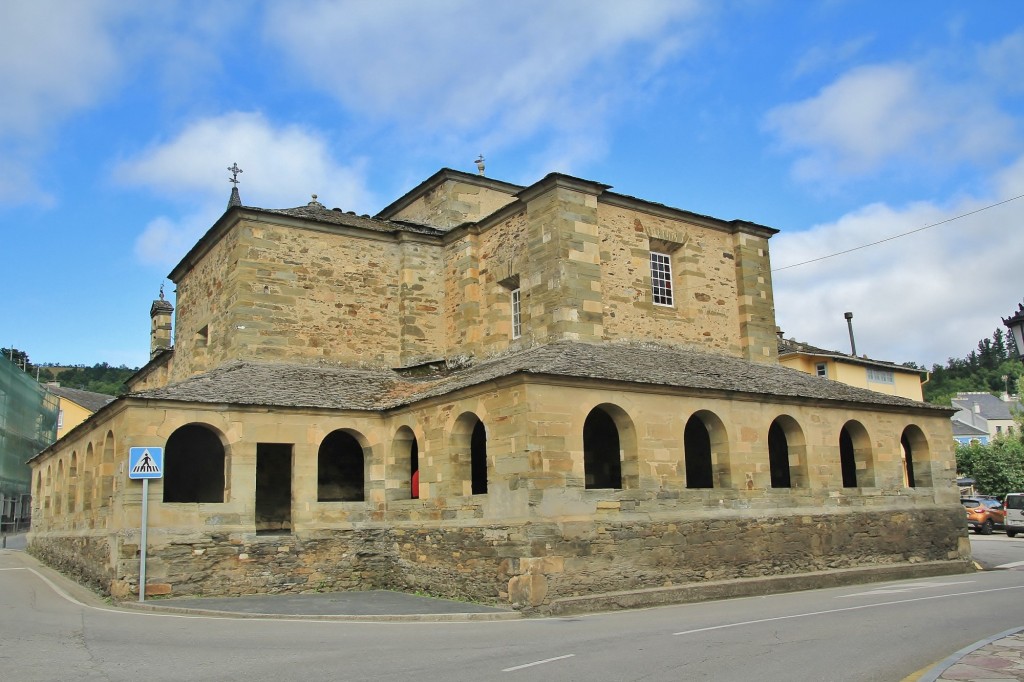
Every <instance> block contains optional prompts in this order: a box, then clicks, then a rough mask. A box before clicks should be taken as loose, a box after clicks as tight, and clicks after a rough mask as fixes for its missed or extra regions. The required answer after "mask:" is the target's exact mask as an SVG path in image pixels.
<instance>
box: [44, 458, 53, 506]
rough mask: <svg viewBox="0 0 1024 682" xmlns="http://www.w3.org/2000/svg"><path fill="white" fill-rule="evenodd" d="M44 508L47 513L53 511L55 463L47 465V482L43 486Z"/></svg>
mask: <svg viewBox="0 0 1024 682" xmlns="http://www.w3.org/2000/svg"><path fill="white" fill-rule="evenodd" d="M43 492H44V495H43V510H44V511H45V512H46V514H47V515H49V514H50V512H51V511H52V504H51V502H52V496H53V464H47V465H46V483H45V484H44V487H43Z"/></svg>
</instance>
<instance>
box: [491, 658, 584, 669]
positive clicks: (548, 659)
mask: <svg viewBox="0 0 1024 682" xmlns="http://www.w3.org/2000/svg"><path fill="white" fill-rule="evenodd" d="M575 655H576V654H566V655H565V656H555V657H554V658H545V659H544V660H543V661H534V662H533V663H524V664H523V665H517V666H515V667H512V668H505V669H504V670H502V671H501V672H503V673H510V672H512V671H513V670H522V669H523V668H532V667H533V666H535V665H543V664H544V663H551V662H553V661H561V660H562V659H564V658H572V657H573V656H575Z"/></svg>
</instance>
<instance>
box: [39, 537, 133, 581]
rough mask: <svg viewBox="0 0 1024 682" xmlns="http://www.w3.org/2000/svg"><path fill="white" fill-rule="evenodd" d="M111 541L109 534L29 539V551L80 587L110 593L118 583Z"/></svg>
mask: <svg viewBox="0 0 1024 682" xmlns="http://www.w3.org/2000/svg"><path fill="white" fill-rule="evenodd" d="M111 539H112V538H111V536H108V535H88V536H81V535H77V536H70V537H69V536H64V535H48V536H46V537H33V536H29V544H28V548H27V551H28V553H29V554H31V555H32V556H34V557H35V558H37V559H39V560H40V561H42V562H43V563H44V564H46V565H48V566H52V567H53V568H55V569H57V570H58V571H60V572H61V573H63V574H65V575H67V576H70V577H72V578H74V579H75V580H77V581H78V582H80V583H81V584H83V585H86V586H88V587H91V588H93V589H95V590H99V591H101V592H108V591H109V590H110V586H111V584H112V583H113V581H114V580H115V573H114V567H113V566H112V565H111V561H110V556H111V552H110V545H111ZM136 572H138V567H137V566H136Z"/></svg>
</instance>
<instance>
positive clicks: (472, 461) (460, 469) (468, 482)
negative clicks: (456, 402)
mask: <svg viewBox="0 0 1024 682" xmlns="http://www.w3.org/2000/svg"><path fill="white" fill-rule="evenodd" d="M451 448H452V463H453V464H454V481H453V482H454V484H455V488H454V490H455V494H457V495H467V494H469V495H483V494H485V493H486V492H487V429H486V428H485V427H484V423H483V422H482V421H480V418H479V417H477V416H476V415H475V414H473V413H472V412H466V413H463V414H462V415H461V416H459V418H458V419H456V420H455V426H454V427H453V428H452V436H451Z"/></svg>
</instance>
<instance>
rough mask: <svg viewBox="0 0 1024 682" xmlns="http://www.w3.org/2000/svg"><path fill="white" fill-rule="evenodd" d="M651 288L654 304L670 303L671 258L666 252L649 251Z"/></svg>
mask: <svg viewBox="0 0 1024 682" xmlns="http://www.w3.org/2000/svg"><path fill="white" fill-rule="evenodd" d="M651 290H652V293H653V294H654V305H672V260H671V259H670V258H669V256H668V254H665V253H658V252H656V251H651Z"/></svg>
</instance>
